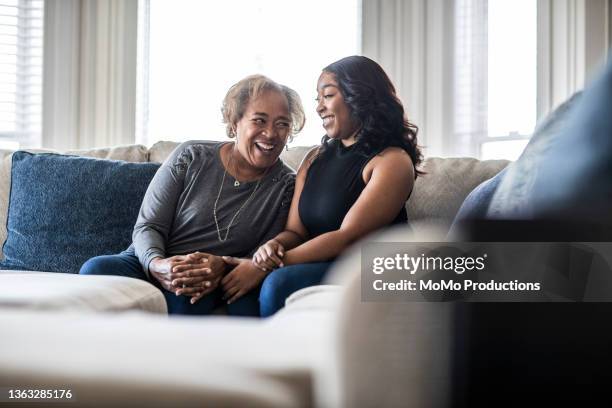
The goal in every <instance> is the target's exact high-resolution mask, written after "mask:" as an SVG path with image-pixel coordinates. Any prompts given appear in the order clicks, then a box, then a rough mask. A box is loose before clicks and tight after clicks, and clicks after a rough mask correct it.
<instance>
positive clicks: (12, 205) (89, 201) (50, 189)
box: [0, 151, 159, 273]
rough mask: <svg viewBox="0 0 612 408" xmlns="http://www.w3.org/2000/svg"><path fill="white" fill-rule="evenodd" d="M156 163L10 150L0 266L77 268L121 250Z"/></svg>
mask: <svg viewBox="0 0 612 408" xmlns="http://www.w3.org/2000/svg"><path fill="white" fill-rule="evenodd" d="M158 168H159V164H156V163H128V162H123V161H114V160H101V159H91V158H84V157H78V156H63V155H58V154H32V153H27V152H21V151H20V152H15V153H14V154H13V162H12V168H11V192H10V199H9V211H8V221H7V230H8V236H7V239H6V242H5V244H4V248H3V250H4V256H5V259H4V260H3V261H2V262H1V263H0V268H3V269H22V270H33V271H47V272H67V273H78V272H79V269H80V267H81V265H82V264H83V262H85V261H86V260H87V259H89V258H91V257H93V256H96V255H103V254H113V253H118V252H120V251H122V250H124V249H125V248H127V247H128V246H129V245H130V243H131V240H132V229H133V227H134V223H135V222H136V218H137V216H138V211H139V209H140V205H141V203H142V199H143V197H144V194H145V191H146V189H147V187H148V185H149V182H150V181H151V179H152V178H153V176H154V175H155V172H156V171H157V169H158Z"/></svg>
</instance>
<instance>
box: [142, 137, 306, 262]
mask: <svg viewBox="0 0 612 408" xmlns="http://www.w3.org/2000/svg"><path fill="white" fill-rule="evenodd" d="M223 144H224V143H221V142H206V141H189V142H185V143H183V144H181V145H180V146H178V147H177V148H176V149H175V150H174V151H173V152H172V154H170V156H169V157H168V158H167V159H166V161H165V162H164V163H163V164H162V166H161V167H160V168H159V170H158V171H157V173H156V174H155V177H153V180H152V181H151V184H150V185H149V188H148V189H147V192H146V194H145V196H144V199H143V202H142V206H141V207H140V213H139V214H138V220H137V221H136V225H135V226H134V233H133V235H132V239H133V246H134V250H135V253H136V256H137V257H138V259H139V260H140V263H141V265H142V268H143V270H144V271H145V272H146V273H147V274H148V272H149V263H150V262H151V261H152V260H153V258H155V257H162V258H165V257H169V256H173V255H182V254H187V253H191V252H195V251H200V252H208V253H212V254H215V255H230V256H238V257H244V256H251V255H252V254H253V253H254V252H255V250H256V249H257V248H258V247H259V245H261V244H263V243H264V242H266V241H267V240H269V239H271V238H273V237H274V236H275V235H276V234H278V233H279V232H281V231H282V230H283V229H284V228H285V222H286V220H287V215H288V214H289V207H290V204H291V197H292V195H293V188H294V184H295V174H294V172H293V171H292V170H291V169H290V168H289V167H287V166H286V165H285V164H284V163H283V162H282V161H281V160H278V161H277V162H276V163H275V164H274V166H272V168H271V169H269V170H268V173H267V174H266V175H265V177H264V178H263V179H262V181H261V183H260V185H259V188H258V189H257V192H255V194H254V195H253V197H252V198H251V200H250V201H249V202H248V204H247V205H246V206H244V208H242V210H241V211H240V213H239V215H238V217H236V219H235V220H234V223H233V224H232V226H231V228H230V231H229V235H228V238H227V240H226V241H225V242H221V241H220V240H219V238H218V234H217V228H216V226H215V220H214V217H213V206H214V203H215V200H216V199H217V195H218V194H219V188H220V186H221V180H222V179H223V172H224V167H223V164H222V162H221V157H220V155H219V150H220V148H221V146H222V145H223ZM234 181H235V179H234V178H233V177H232V176H231V175H230V174H229V173H227V175H226V176H225V183H224V185H223V191H222V193H221V196H220V197H219V201H218V203H217V219H218V221H219V228H220V230H221V237H222V238H225V233H226V228H227V226H228V224H229V223H230V220H231V219H232V217H234V215H235V214H236V212H237V211H238V209H239V208H240V207H241V206H242V205H243V204H244V202H245V201H246V200H247V199H248V198H249V196H250V195H251V194H252V193H253V190H254V189H255V186H256V184H257V181H253V182H241V183H240V185H239V186H237V187H236V186H234Z"/></svg>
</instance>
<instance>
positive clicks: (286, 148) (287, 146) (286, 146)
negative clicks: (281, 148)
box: [285, 143, 289, 152]
mask: <svg viewBox="0 0 612 408" xmlns="http://www.w3.org/2000/svg"><path fill="white" fill-rule="evenodd" d="M285 151H286V152H288V151H289V145H288V144H286V143H285Z"/></svg>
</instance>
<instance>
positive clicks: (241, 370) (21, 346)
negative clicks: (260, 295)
mask: <svg viewBox="0 0 612 408" xmlns="http://www.w3.org/2000/svg"><path fill="white" fill-rule="evenodd" d="M610 100H612V66H610V67H609V68H608V69H607V71H606V73H605V74H604V75H603V76H602V77H601V78H600V79H599V80H597V81H595V82H594V83H593V85H591V86H590V88H589V89H588V90H586V91H585V92H584V94H583V95H582V96H578V97H576V98H572V99H570V100H569V101H568V102H566V103H565V104H563V105H562V106H561V107H559V108H558V109H556V110H555V111H554V112H553V113H551V114H550V115H549V116H548V117H547V118H546V119H545V120H544V121H543V122H542V123H541V124H540V125H539V126H538V128H537V129H536V132H535V133H534V136H533V137H532V140H531V141H530V143H529V144H528V146H527V147H526V149H525V151H524V152H523V154H522V155H521V157H519V159H518V160H517V161H515V162H512V163H508V162H506V161H478V160H475V159H466V158H446V159H442V158H427V159H426V160H425V162H424V165H423V170H424V171H425V173H426V175H424V176H423V177H421V178H419V179H418V180H417V182H416V184H415V187H414V191H413V193H412V196H411V198H410V200H409V202H408V203H407V211H408V218H409V224H408V225H407V226H403V227H398V228H393V229H389V230H385V231H381V232H379V233H376V234H373V235H372V236H370V237H367V238H366V239H365V240H364V241H361V242H358V243H356V244H355V245H354V246H353V247H352V248H349V249H348V250H347V251H346V252H345V253H344V254H343V255H342V256H341V257H340V258H339V259H338V260H337V262H336V263H335V264H334V266H333V268H332V270H331V271H330V274H329V276H328V277H327V279H326V282H325V284H324V285H319V286H315V287H311V288H306V289H303V290H301V291H298V292H296V293H294V294H293V295H292V296H291V297H290V298H289V299H287V301H286V305H285V307H284V308H283V309H281V310H280V311H279V312H278V313H277V314H276V315H274V316H273V317H271V318H268V319H252V318H250V319H249V318H229V317H225V316H220V315H214V316H207V317H171V318H170V317H168V316H167V315H165V308H164V305H163V297H162V296H161V294H159V293H158V292H156V291H157V289H155V288H154V287H153V286H152V285H149V284H147V283H146V282H134V281H132V280H130V279H127V278H119V277H116V278H113V277H99V279H98V278H95V277H89V276H79V275H69V274H63V273H57V272H55V273H49V272H45V271H39V272H26V271H15V270H11V271H3V272H2V273H0V327H2V335H1V336H0V384H7V385H8V387H16V388H22V389H24V388H25V389H28V388H29V389H36V388H41V387H45V388H51V389H66V388H68V389H70V390H72V392H73V393H74V395H75V399H76V401H77V402H79V403H84V404H87V405H92V406H108V405H111V404H123V405H127V404H130V405H156V406H157V405H159V406H202V405H215V406H244V405H246V406H262V407H264V406H265V407H293V406H295V407H300V406H321V407H336V406H345V407H353V406H357V407H370V406H409V407H413V406H414V407H447V406H457V407H472V406H534V405H542V406H567V405H572V406H575V405H579V406H584V405H588V406H590V405H595V403H596V402H597V403H599V404H601V402H602V401H604V404H605V401H606V400H609V395H607V389H608V386H609V380H610V366H611V365H612V353H611V352H610V350H611V344H612V329H610V324H609V316H610V313H611V312H612V310H611V307H610V306H609V305H610V303H609V301H605V302H602V301H597V302H576V303H573V302H567V301H559V300H556V301H549V302H542V303H526V302H518V303H512V302H499V303H469V302H391V301H389V302H366V301H363V300H362V288H361V274H360V270H361V256H362V252H361V248H362V246H363V243H364V242H366V243H367V242H389V243H393V242H433V243H436V242H441V241H445V240H449V239H461V240H464V241H469V240H472V241H478V242H484V241H501V242H507V241H519V242H534V244H533V246H537V245H538V241H561V242H564V241H572V240H573V239H574V238H578V240H583V241H587V242H588V241H601V242H603V243H604V244H605V243H608V244H609V243H610V242H611V241H612V234H611V231H612V228H611V227H612V212H611V211H610V208H612V145H611V142H612V138H611V137H610V135H611V134H612V120H611V119H610V118H612V112H610V109H611V107H612V104H610V103H609V101H610ZM174 146H176V144H175V143H170V142H161V143H158V144H156V145H154V146H153V147H151V148H150V149H147V148H145V147H143V146H128V147H117V148H111V149H96V150H91V151H86V152H70V153H78V154H81V155H88V156H95V157H101V158H111V159H122V160H126V159H127V160H133V161H141V162H160V161H162V160H163V159H164V158H165V157H166V156H167V155H168V153H169V152H170V151H171V150H172V149H173V147H174ZM306 150H307V149H306V148H294V149H290V150H289V151H288V152H286V153H284V155H283V159H284V160H286V161H287V163H289V164H290V165H291V166H293V167H295V166H297V163H298V162H299V161H300V158H301V157H303V155H304V152H305V151H306ZM3 154H4V156H6V157H5V158H4V159H3V160H4V162H3V168H2V172H3V175H2V177H0V180H2V183H3V184H1V185H0V203H2V205H3V206H4V207H6V202H7V199H6V194H7V192H8V187H7V186H9V185H10V184H9V183H8V182H7V179H8V177H9V175H12V173H11V172H10V171H8V169H10V158H9V156H8V155H9V154H10V152H4V153H3ZM13 188H14V186H13V187H11V189H13ZM4 210H5V209H3V211H2V213H4ZM9 211H10V209H9ZM3 224H6V221H5V220H2V222H1V223H0V225H3ZM8 225H11V221H10V220H9V222H8ZM585 227H586V228H585ZM0 233H2V234H4V232H2V231H0ZM6 248H7V246H6V244H5V246H4V249H6ZM5 255H6V254H5ZM561 255H565V259H564V262H565V263H566V264H567V265H570V266H571V265H576V264H578V265H580V262H577V261H581V260H580V259H574V258H573V253H571V252H568V253H566V254H563V253H562V254H561ZM604 255H606V256H607V258H605V260H606V262H607V265H608V266H609V265H612V259H610V255H612V251H610V253H609V254H604ZM565 270H567V271H568V273H569V272H571V273H572V274H574V275H578V278H580V275H581V274H584V273H585V272H586V271H585V270H582V269H581V268H574V269H571V268H568V269H565ZM604 271H605V269H604ZM59 272H61V271H59ZM527 272H529V271H527ZM608 272H609V269H608ZM608 272H606V273H605V274H604V275H600V277H603V278H606V279H601V280H596V281H590V282H587V283H588V284H589V285H590V287H593V288H595V289H597V290H600V291H601V289H602V288H603V291H604V292H607V293H608V294H609V293H612V286H611V283H610V279H609V278H610V273H608ZM579 280H580V279H579ZM5 288H6V289H5ZM118 312H120V313H118ZM0 398H6V397H5V396H0ZM2 401H4V399H3V400H2Z"/></svg>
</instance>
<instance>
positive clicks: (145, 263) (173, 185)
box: [132, 144, 193, 274]
mask: <svg viewBox="0 0 612 408" xmlns="http://www.w3.org/2000/svg"><path fill="white" fill-rule="evenodd" d="M188 151H189V146H188V145H187V144H181V145H180V146H179V147H177V148H176V149H175V150H174V152H172V154H171V155H170V156H169V157H168V158H167V159H166V161H165V162H164V163H163V164H162V165H161V167H160V168H159V170H158V171H157V173H155V176H154V177H153V180H151V183H150V184H149V187H148V188H147V192H146V193H145V196H144V198H143V201H142V205H141V206H140V212H139V213H138V219H137V220H136V225H134V232H133V233H132V241H133V243H134V249H135V252H136V256H138V259H139V261H140V264H141V265H142V268H143V270H144V271H145V273H147V274H148V273H149V267H150V264H151V262H152V261H153V259H156V258H162V259H163V258H165V256H166V241H167V239H168V235H169V233H170V227H171V225H172V220H173V219H174V213H175V211H176V205H177V203H178V199H179V196H180V194H181V192H182V191H183V185H184V180H185V173H186V171H187V170H186V168H187V167H188V165H189V164H190V163H191V160H192V159H193V157H192V155H190V154H188Z"/></svg>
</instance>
